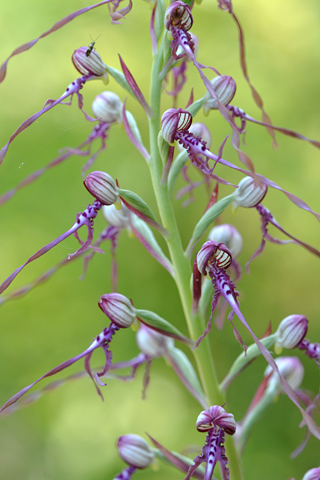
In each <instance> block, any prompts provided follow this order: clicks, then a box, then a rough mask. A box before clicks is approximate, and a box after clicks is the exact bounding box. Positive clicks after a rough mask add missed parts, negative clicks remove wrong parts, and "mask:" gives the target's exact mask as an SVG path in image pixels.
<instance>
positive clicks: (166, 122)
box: [161, 108, 192, 144]
mask: <svg viewBox="0 0 320 480" xmlns="http://www.w3.org/2000/svg"><path fill="white" fill-rule="evenodd" d="M191 124H192V115H191V113H189V112H188V111H187V110H183V109H182V108H178V109H175V108H169V110H166V111H165V112H164V114H163V115H162V117H161V131H162V136H163V138H164V139H165V140H166V141H167V142H168V143H170V144H173V142H174V141H175V138H176V133H177V132H183V131H186V130H189V128H190V127H191Z"/></svg>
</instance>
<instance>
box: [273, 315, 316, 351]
mask: <svg viewBox="0 0 320 480" xmlns="http://www.w3.org/2000/svg"><path fill="white" fill-rule="evenodd" d="M307 331H308V320H307V318H306V317H305V316H304V315H289V316H288V317H286V318H284V319H283V320H282V321H281V322H280V325H279V327H278V330H277V331H276V335H277V338H276V343H275V351H276V352H277V353H280V352H281V350H282V348H295V347H297V346H298V345H299V343H300V342H302V340H303V339H304V337H305V336H306V334H307Z"/></svg>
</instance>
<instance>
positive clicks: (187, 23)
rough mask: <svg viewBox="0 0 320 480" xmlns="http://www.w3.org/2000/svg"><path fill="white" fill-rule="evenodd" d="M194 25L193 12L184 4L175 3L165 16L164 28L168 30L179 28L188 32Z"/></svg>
mask: <svg viewBox="0 0 320 480" xmlns="http://www.w3.org/2000/svg"><path fill="white" fill-rule="evenodd" d="M192 24H193V17H192V14H191V10H190V8H189V7H188V5H186V4H185V3H183V2H180V1H178V2H174V3H172V4H171V5H170V6H169V7H168V8H167V10H166V13H165V15H164V26H165V27H166V29H167V30H169V31H170V30H171V28H179V29H181V30H184V31H185V32H187V31H188V30H190V28H191V27H192Z"/></svg>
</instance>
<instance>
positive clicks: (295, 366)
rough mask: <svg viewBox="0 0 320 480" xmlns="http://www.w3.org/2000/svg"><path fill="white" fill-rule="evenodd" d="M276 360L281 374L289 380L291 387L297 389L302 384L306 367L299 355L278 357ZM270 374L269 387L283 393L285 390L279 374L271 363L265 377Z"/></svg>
mask: <svg viewBox="0 0 320 480" xmlns="http://www.w3.org/2000/svg"><path fill="white" fill-rule="evenodd" d="M275 362H276V364H277V366H278V368H279V371H280V373H281V375H282V376H283V377H284V378H285V380H287V382H288V383H289V385H290V387H291V388H292V389H293V390H296V389H297V388H298V387H299V386H300V384H301V382H302V380H303V376H304V368H303V366H302V363H301V362H300V360H299V359H298V357H278V358H276V359H275ZM270 374H271V375H270ZM269 375H270V378H269V380H268V385H267V389H268V390H271V391H272V390H274V391H275V393H276V394H279V393H283V392H284V390H283V386H282V383H281V380H280V378H279V375H278V374H277V373H276V372H275V371H273V369H272V367H271V366H270V365H268V367H267V368H266V370H265V372H264V376H265V377H268V376H269Z"/></svg>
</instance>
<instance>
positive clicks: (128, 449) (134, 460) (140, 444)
mask: <svg viewBox="0 0 320 480" xmlns="http://www.w3.org/2000/svg"><path fill="white" fill-rule="evenodd" d="M117 447H118V450H119V455H120V457H121V458H122V460H124V461H125V462H126V463H128V464H129V465H131V466H133V467H136V468H146V467H149V465H150V464H151V463H152V461H153V459H154V453H153V451H152V449H151V448H150V446H149V445H148V443H147V442H146V441H145V440H144V439H143V438H142V437H139V435H135V434H133V433H131V434H128V435H123V436H122V437H119V439H118V442H117Z"/></svg>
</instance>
